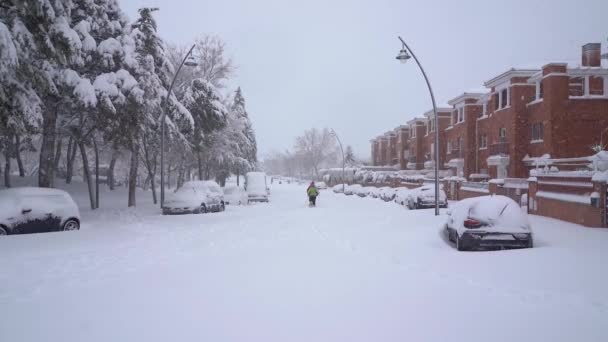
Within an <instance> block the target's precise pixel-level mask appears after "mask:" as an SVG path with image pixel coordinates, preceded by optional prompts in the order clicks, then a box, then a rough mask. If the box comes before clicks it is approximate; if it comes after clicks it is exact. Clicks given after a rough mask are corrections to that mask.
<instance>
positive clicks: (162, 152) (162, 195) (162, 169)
mask: <svg viewBox="0 0 608 342" xmlns="http://www.w3.org/2000/svg"><path fill="white" fill-rule="evenodd" d="M195 46H196V44H195V45H192V47H191V48H190V50H188V53H187V54H186V56H184V59H183V60H182V63H181V64H180V65H179V67H178V68H177V71H176V72H175V75H173V80H172V81H171V86H169V90H168V91H167V99H166V100H165V108H164V109H163V114H162V115H161V117H160V207H161V209H162V208H163V207H164V204H165V117H166V116H167V111H168V109H169V98H171V90H173V85H175V80H177V75H179V72H180V70H182V67H183V66H184V65H185V66H188V67H195V66H197V65H198V63H197V62H196V61H195V60H194V58H192V56H191V54H192V50H194V47H195Z"/></svg>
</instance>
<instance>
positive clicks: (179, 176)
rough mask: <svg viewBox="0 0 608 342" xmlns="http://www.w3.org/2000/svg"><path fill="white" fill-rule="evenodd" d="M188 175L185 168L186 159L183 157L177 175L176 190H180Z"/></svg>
mask: <svg viewBox="0 0 608 342" xmlns="http://www.w3.org/2000/svg"><path fill="white" fill-rule="evenodd" d="M185 174H186V168H185V166H184V157H183V156H182V158H181V160H180V162H179V170H178V173H177V184H176V188H177V189H179V188H181V187H182V184H184V176H185Z"/></svg>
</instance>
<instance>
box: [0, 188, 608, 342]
mask: <svg viewBox="0 0 608 342" xmlns="http://www.w3.org/2000/svg"><path fill="white" fill-rule="evenodd" d="M81 188H82V189H84V188H83V187H79V186H78V185H73V186H71V187H70V188H69V189H68V190H70V192H73V193H76V196H75V199H76V200H77V202H78V203H80V204H82V205H83V206H81V208H80V210H81V215H82V217H83V225H82V230H81V231H79V232H66V233H63V232H62V233H47V234H36V235H28V236H25V235H24V236H9V237H5V238H2V239H0V270H2V271H1V272H0V284H1V285H0V317H2V319H0V341H100V342H101V341H104V342H105V341H135V340H138V341H169V340H170V341H195V340H198V341H446V340H452V341H464V340H466V341H488V340H491V341H515V340H517V341H606V340H608V330H607V329H606V326H607V325H608V291H606V289H608V272H606V264H605V261H606V260H608V248H606V246H608V230H602V229H589V228H582V227H580V226H576V225H573V224H569V223H564V222H561V221H557V220H551V219H546V218H542V217H535V216H532V217H530V222H531V224H532V227H533V229H534V231H535V238H536V241H535V245H536V246H537V247H536V248H534V249H530V250H511V251H497V252H496V251H494V252H457V251H456V250H455V249H454V247H453V246H452V245H450V244H449V243H448V242H447V240H446V239H445V238H444V237H443V235H442V234H441V233H440V228H441V225H442V223H443V220H444V219H445V216H440V217H434V216H433V210H432V209H430V210H419V211H408V210H406V209H405V208H403V207H400V206H398V205H396V204H394V203H385V202H383V201H380V200H377V199H369V198H359V197H356V196H349V197H347V196H344V195H341V194H334V193H333V192H331V191H323V192H322V194H321V196H320V197H319V201H318V207H317V208H308V207H307V199H306V196H305V188H306V185H303V186H295V185H286V184H285V185H278V184H274V185H273V186H272V196H271V202H270V203H269V204H256V205H251V206H244V207H239V206H236V207H233V206H228V207H227V208H226V211H225V212H223V213H217V214H206V215H184V216H161V215H159V210H158V209H157V208H155V207H153V206H152V205H151V203H150V202H149V198H148V197H149V195H148V194H144V193H140V194H139V196H140V197H139V199H138V200H139V202H138V204H139V207H138V208H137V209H136V210H134V209H126V208H122V206H124V205H125V202H126V195H125V193H124V191H123V190H118V191H116V192H115V193H109V192H104V194H102V209H100V210H97V211H90V210H88V209H87V208H86V203H87V202H86V201H87V197H86V193H84V192H82V191H81V190H80V189H81ZM76 189H78V190H76ZM142 195H145V198H142ZM104 207H105V208H106V209H104Z"/></svg>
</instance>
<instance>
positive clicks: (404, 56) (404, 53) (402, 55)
mask: <svg viewBox="0 0 608 342" xmlns="http://www.w3.org/2000/svg"><path fill="white" fill-rule="evenodd" d="M398 38H399V40H400V41H401V44H402V46H401V51H399V54H398V55H397V57H395V58H396V59H397V60H398V61H400V62H401V63H403V64H405V63H406V62H407V60H408V59H410V58H412V57H414V61H416V64H418V67H419V68H420V71H421V72H422V76H424V80H425V81H426V85H427V87H428V88H429V93H430V94H431V101H432V102H433V114H434V117H435V146H434V147H435V148H434V150H435V151H434V154H435V216H438V215H439V120H438V117H437V105H436V104H435V95H434V94H433V88H431V83H430V82H429V78H428V77H427V76H426V72H424V69H423V68H422V65H420V62H419V61H418V58H416V55H415V54H414V51H412V49H410V47H409V46H408V45H407V44H406V43H405V41H404V40H403V38H401V37H398ZM408 51H409V53H408ZM410 54H411V56H410Z"/></svg>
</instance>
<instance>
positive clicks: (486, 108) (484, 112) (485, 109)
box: [479, 102, 488, 117]
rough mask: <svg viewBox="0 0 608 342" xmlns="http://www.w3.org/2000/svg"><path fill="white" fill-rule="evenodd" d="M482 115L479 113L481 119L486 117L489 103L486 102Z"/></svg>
mask: <svg viewBox="0 0 608 342" xmlns="http://www.w3.org/2000/svg"><path fill="white" fill-rule="evenodd" d="M481 108H482V109H481V113H479V117H482V116H485V115H486V113H487V111H488V103H487V102H484V103H483V105H482V107H481Z"/></svg>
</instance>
